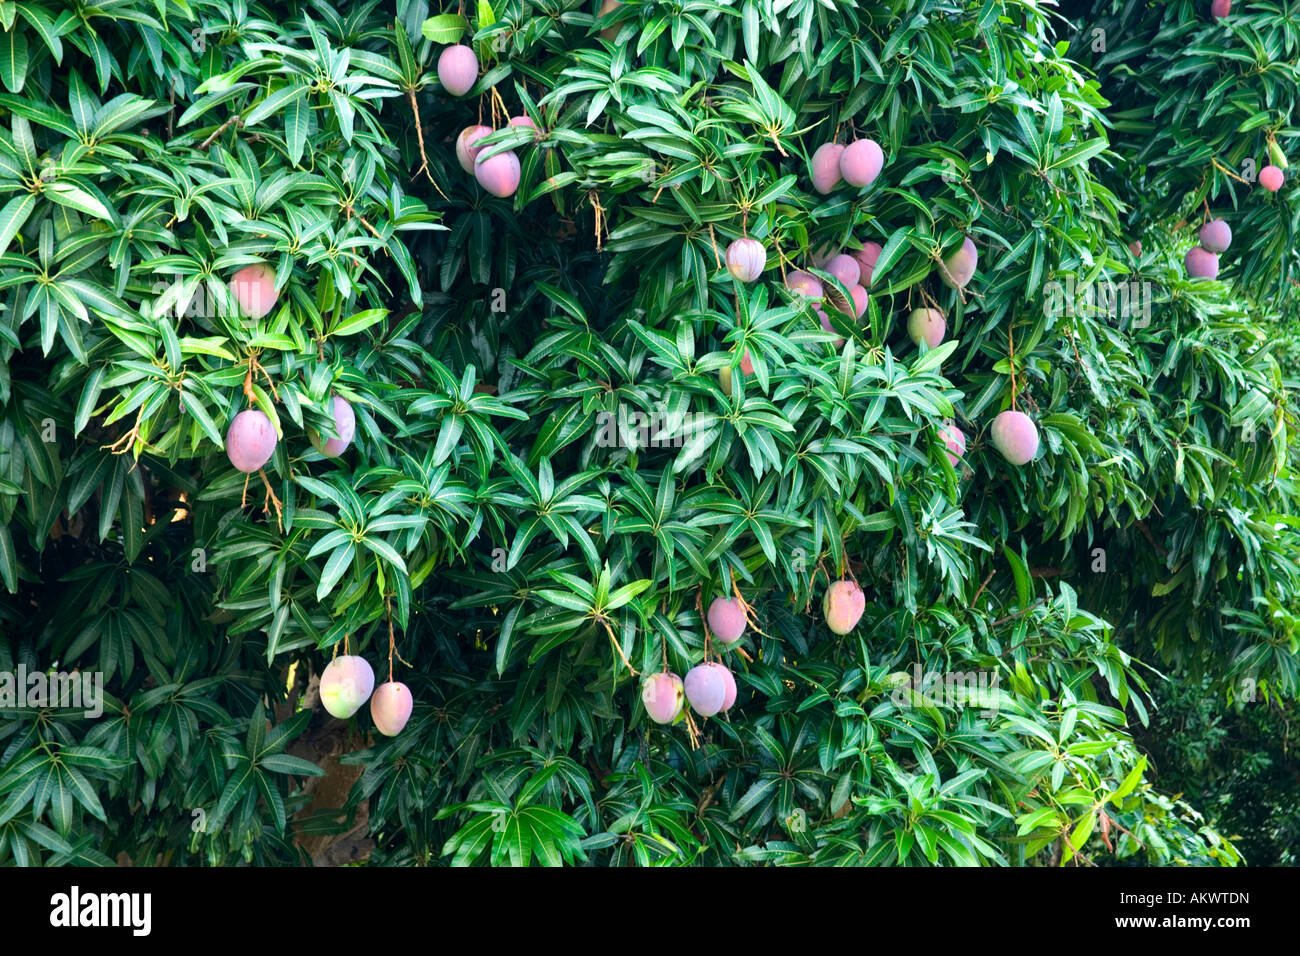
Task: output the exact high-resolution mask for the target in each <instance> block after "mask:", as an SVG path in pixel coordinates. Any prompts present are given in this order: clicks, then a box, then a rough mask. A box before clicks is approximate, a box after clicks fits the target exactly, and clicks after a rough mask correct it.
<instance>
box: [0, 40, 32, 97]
mask: <svg viewBox="0 0 1300 956" xmlns="http://www.w3.org/2000/svg"><path fill="white" fill-rule="evenodd" d="M26 79H27V34H26V32H25V31H23V30H9V31H7V32H6V33H3V34H0V83H3V84H4V87H5V89H6V90H8V91H9V92H10V93H21V92H22V89H23V83H24V81H25V80H26Z"/></svg>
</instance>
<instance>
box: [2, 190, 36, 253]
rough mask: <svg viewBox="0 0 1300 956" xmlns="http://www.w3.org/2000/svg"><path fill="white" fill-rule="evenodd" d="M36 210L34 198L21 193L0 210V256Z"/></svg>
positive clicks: (29, 194)
mask: <svg viewBox="0 0 1300 956" xmlns="http://www.w3.org/2000/svg"><path fill="white" fill-rule="evenodd" d="M35 208H36V197H35V196H33V195H32V194H31V193H22V194H21V195H18V196H15V197H14V198H13V199H11V200H9V202H7V203H5V207H4V209H0V254H2V253H3V252H4V251H5V250H6V249H8V248H9V243H10V242H12V241H13V238H14V236H16V235H18V231H19V230H20V229H22V227H23V225H24V224H25V223H26V222H27V217H28V216H30V215H31V214H32V210H33V209H35Z"/></svg>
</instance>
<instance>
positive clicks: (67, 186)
mask: <svg viewBox="0 0 1300 956" xmlns="http://www.w3.org/2000/svg"><path fill="white" fill-rule="evenodd" d="M42 195H45V196H48V197H49V198H50V199H52V200H54V201H55V202H56V203H59V204H60V205H62V206H67V207H68V208H70V209H75V210H77V211H78V212H82V213H85V214H86V215H88V216H94V217H95V218H97V219H107V220H109V221H110V222H111V221H112V220H113V214H112V213H111V212H110V211H109V209H108V207H107V206H105V205H104V204H103V203H102V202H100V201H99V200H98V199H96V198H95V197H94V196H92V195H91V194H90V193H88V192H86V191H85V190H84V189H82V188H81V187H80V186H77V185H76V184H75V183H70V182H54V183H50V184H49V185H47V186H46V187H45V189H44V190H43V191H42Z"/></svg>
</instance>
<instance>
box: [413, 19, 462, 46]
mask: <svg viewBox="0 0 1300 956" xmlns="http://www.w3.org/2000/svg"><path fill="white" fill-rule="evenodd" d="M468 30H469V23H468V21H466V19H465V18H464V17H463V16H461V15H460V14H459V13H442V14H439V15H438V16H436V17H430V18H429V19H428V20H425V21H424V25H423V26H421V27H420V33H422V34H423V35H424V38H425V39H426V40H428V41H429V42H430V43H455V42H456V41H457V40H459V39H460V38H461V37H462V36H463V35H464V34H465V33H466V32H468Z"/></svg>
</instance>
